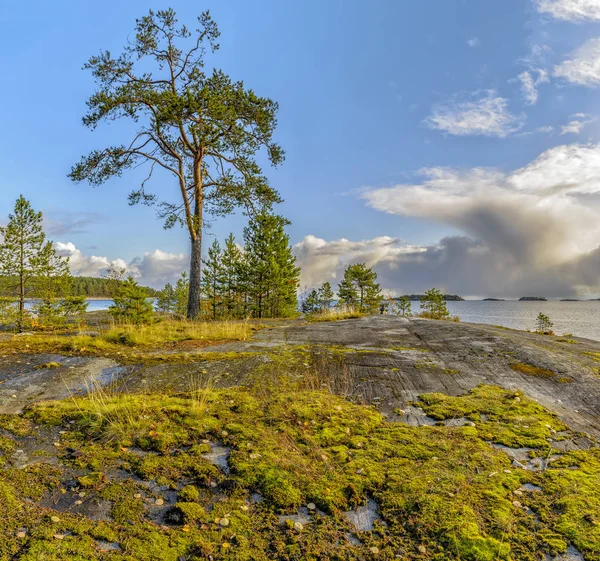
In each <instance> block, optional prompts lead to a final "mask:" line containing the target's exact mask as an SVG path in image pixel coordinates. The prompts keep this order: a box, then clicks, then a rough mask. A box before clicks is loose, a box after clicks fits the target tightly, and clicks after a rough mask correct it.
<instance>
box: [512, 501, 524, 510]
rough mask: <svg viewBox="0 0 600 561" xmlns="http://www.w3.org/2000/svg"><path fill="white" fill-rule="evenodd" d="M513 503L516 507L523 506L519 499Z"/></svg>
mask: <svg viewBox="0 0 600 561" xmlns="http://www.w3.org/2000/svg"><path fill="white" fill-rule="evenodd" d="M512 504H513V506H514V507H515V508H521V507H522V506H523V505H522V504H521V503H520V502H519V501H513V502H512Z"/></svg>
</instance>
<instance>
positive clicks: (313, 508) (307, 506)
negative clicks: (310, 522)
mask: <svg viewBox="0 0 600 561" xmlns="http://www.w3.org/2000/svg"><path fill="white" fill-rule="evenodd" d="M306 508H307V509H308V510H316V508H317V505H316V504H315V503H308V504H307V505H306Z"/></svg>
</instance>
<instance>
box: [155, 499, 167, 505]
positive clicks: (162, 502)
mask: <svg viewBox="0 0 600 561" xmlns="http://www.w3.org/2000/svg"><path fill="white" fill-rule="evenodd" d="M154 504H155V505H156V506H162V505H164V504H165V501H164V500H163V499H156V500H155V501H154Z"/></svg>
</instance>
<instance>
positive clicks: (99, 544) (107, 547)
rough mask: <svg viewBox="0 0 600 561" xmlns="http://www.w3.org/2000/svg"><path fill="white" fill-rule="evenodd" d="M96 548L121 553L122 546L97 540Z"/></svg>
mask: <svg viewBox="0 0 600 561" xmlns="http://www.w3.org/2000/svg"><path fill="white" fill-rule="evenodd" d="M96 546H97V547H98V549H99V550H100V551H121V546H120V545H119V544H118V543H116V542H107V541H104V540H96Z"/></svg>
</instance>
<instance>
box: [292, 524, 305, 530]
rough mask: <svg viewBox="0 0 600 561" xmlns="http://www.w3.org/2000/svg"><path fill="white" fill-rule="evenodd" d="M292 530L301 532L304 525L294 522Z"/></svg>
mask: <svg viewBox="0 0 600 561" xmlns="http://www.w3.org/2000/svg"><path fill="white" fill-rule="evenodd" d="M294 530H297V531H298V532H302V530H304V525H303V524H302V523H301V522H294Z"/></svg>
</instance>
